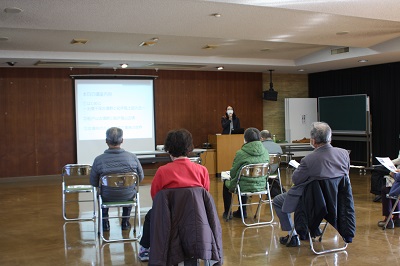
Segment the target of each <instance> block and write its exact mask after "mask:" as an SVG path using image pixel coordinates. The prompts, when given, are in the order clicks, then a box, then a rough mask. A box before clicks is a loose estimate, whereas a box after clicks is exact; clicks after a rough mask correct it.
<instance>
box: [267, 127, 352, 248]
mask: <svg viewBox="0 0 400 266" xmlns="http://www.w3.org/2000/svg"><path fill="white" fill-rule="evenodd" d="M310 135H311V139H310V144H311V146H313V147H314V148H315V149H314V151H313V152H312V153H310V154H309V155H307V156H306V157H304V158H303V159H301V161H300V165H299V167H298V168H297V169H296V170H295V171H294V172H293V176H292V183H293V184H294V185H293V186H292V187H291V188H290V189H289V191H288V192H285V193H283V194H280V195H278V196H276V197H275V198H274V200H273V203H272V204H273V206H274V209H275V212H276V214H277V216H278V217H279V220H280V223H281V228H282V231H288V235H287V236H285V237H281V238H280V239H279V242H280V243H281V244H283V245H286V246H289V247H297V246H300V241H299V237H298V236H297V233H296V230H294V232H293V236H292V238H291V240H290V243H287V242H288V240H289V234H290V232H291V230H292V228H293V222H292V218H291V213H292V212H294V211H295V210H296V208H297V205H298V203H299V199H300V197H299V195H302V194H303V191H304V188H305V186H306V185H307V184H309V183H310V182H311V181H313V180H323V179H329V178H335V177H341V176H345V175H346V176H349V170H350V157H349V153H348V152H347V150H344V149H341V148H335V147H333V146H332V145H331V144H330V142H331V138H332V130H331V128H330V127H329V125H328V124H326V123H324V122H314V123H313V124H312V128H311V133H310Z"/></svg>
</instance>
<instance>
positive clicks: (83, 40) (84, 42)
mask: <svg viewBox="0 0 400 266" xmlns="http://www.w3.org/2000/svg"><path fill="white" fill-rule="evenodd" d="M88 41H89V40H88V39H72V41H71V44H86V43H87V42H88Z"/></svg>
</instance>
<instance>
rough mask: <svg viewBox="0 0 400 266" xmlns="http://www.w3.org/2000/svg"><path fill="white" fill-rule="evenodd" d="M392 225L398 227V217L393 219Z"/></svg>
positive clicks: (399, 223) (399, 222) (399, 224)
mask: <svg viewBox="0 0 400 266" xmlns="http://www.w3.org/2000/svg"><path fill="white" fill-rule="evenodd" d="M393 222H394V227H400V219H393Z"/></svg>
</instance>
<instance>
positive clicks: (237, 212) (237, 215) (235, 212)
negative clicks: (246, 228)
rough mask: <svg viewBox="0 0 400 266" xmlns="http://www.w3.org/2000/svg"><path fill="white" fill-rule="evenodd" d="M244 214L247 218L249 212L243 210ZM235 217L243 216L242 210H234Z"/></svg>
mask: <svg viewBox="0 0 400 266" xmlns="http://www.w3.org/2000/svg"><path fill="white" fill-rule="evenodd" d="M243 216H244V218H245V219H246V218H247V213H246V212H245V211H244V210H243ZM233 217H235V218H242V213H241V212H240V210H237V211H234V212H233Z"/></svg>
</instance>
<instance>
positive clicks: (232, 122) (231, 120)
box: [221, 106, 240, 134]
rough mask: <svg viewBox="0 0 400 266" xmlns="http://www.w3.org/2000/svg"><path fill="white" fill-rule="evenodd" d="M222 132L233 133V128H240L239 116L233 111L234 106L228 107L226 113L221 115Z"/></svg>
mask: <svg viewBox="0 0 400 266" xmlns="http://www.w3.org/2000/svg"><path fill="white" fill-rule="evenodd" d="M221 125H222V134H231V132H232V130H235V129H238V128H240V120H239V117H237V116H236V114H235V113H234V111H233V107H232V106H228V107H226V113H225V115H223V116H222V117H221Z"/></svg>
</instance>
